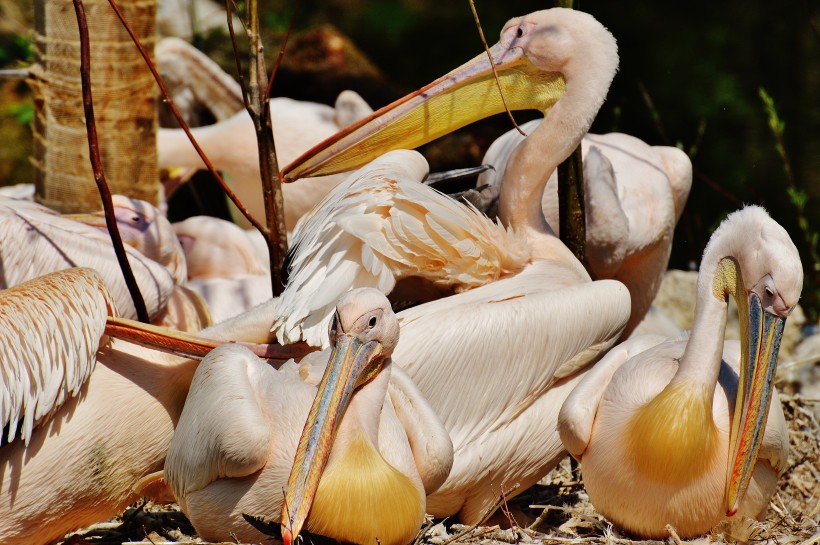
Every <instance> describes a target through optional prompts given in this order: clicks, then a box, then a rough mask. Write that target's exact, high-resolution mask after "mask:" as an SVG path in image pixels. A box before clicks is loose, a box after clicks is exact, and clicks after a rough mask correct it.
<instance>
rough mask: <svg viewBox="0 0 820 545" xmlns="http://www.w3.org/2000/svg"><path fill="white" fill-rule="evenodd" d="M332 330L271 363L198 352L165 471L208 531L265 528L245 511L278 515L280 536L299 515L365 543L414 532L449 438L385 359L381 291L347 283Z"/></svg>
mask: <svg viewBox="0 0 820 545" xmlns="http://www.w3.org/2000/svg"><path fill="white" fill-rule="evenodd" d="M331 335H332V340H333V349H332V351H330V353H329V354H328V353H327V352H323V353H318V352H317V353H314V354H311V355H310V356H308V357H306V358H305V359H303V360H302V361H301V363H298V364H297V363H296V362H294V361H290V362H288V363H286V364H285V365H284V366H282V367H281V368H280V369H279V370H275V369H273V368H272V367H270V366H269V365H267V364H265V363H262V362H261V361H260V360H259V359H258V358H257V357H256V356H254V355H253V353H251V352H250V351H249V350H248V349H247V348H244V347H242V346H238V345H223V346H221V347H218V348H217V349H215V350H213V351H212V352H211V353H210V354H209V355H208V356H206V357H205V359H204V360H203V361H202V363H201V364H200V366H199V368H198V369H197V371H196V373H195V375H194V379H193V382H192V383H191V388H190V391H189V393H188V397H187V400H186V402H185V408H184V409H183V410H182V415H181V416H180V419H179V423H178V425H177V429H176V432H175V433H174V437H173V440H172V441H171V446H170V448H169V451H168V459H167V461H166V464H165V478H166V481H167V482H168V483H169V485H170V487H171V489H172V490H173V492H174V494H175V496H176V497H177V499H178V501H179V504H180V507H181V508H182V510H183V511H184V512H185V513H186V514H187V515H188V517H189V518H190V520H191V522H192V523H193V525H194V527H195V528H196V530H197V533H198V534H199V536H200V537H202V538H203V539H206V540H212V541H227V540H234V539H240V540H242V541H246V542H258V541H261V540H263V539H265V538H266V536H265V535H263V534H261V533H259V531H258V530H256V529H255V528H253V527H252V526H250V525H249V524H248V523H247V522H246V521H245V520H244V519H243V517H242V513H250V514H270V515H274V516H272V517H271V518H274V519H276V520H280V521H281V524H282V531H283V537H284V540H285V543H286V544H287V545H289V544H290V543H292V542H293V541H294V539H295V538H296V537H297V536H298V535H299V533H300V531H301V528H302V527H303V525H305V527H306V528H307V529H308V530H309V531H311V532H314V533H319V534H322V535H326V536H329V537H333V538H335V539H338V540H339V541H344V542H351V543H357V544H360V545H374V544H376V543H382V544H384V545H405V544H407V543H410V542H411V541H412V540H413V538H414V537H415V535H416V533H418V530H419V528H420V526H421V523H422V521H423V517H424V513H425V495H426V494H428V493H430V492H432V491H434V490H435V489H436V488H438V486H439V485H440V484H441V483H442V482H443V481H444V479H445V478H446V477H447V474H448V473H449V470H450V466H451V465H452V456H453V451H452V443H451V442H450V438H449V437H448V435H447V432H446V430H444V428H443V427H442V425H441V423H440V422H439V420H438V418H437V417H436V416H435V413H433V411H432V409H430V407H429V406H428V405H427V403H426V401H425V400H424V398H423V397H422V396H421V394H420V393H419V391H418V389H417V388H415V386H414V385H413V384H412V382H411V381H410V380H409V379H408V378H407V376H406V375H405V374H404V373H403V371H401V370H400V369H398V368H396V367H395V366H394V365H393V364H392V361H391V359H390V354H391V352H392V351H393V348H394V347H395V346H396V343H397V341H398V337H399V325H398V321H397V320H396V317H395V315H394V314H393V311H392V310H391V308H390V303H389V302H388V301H387V298H386V297H385V296H384V295H382V294H381V293H380V292H378V291H377V290H374V289H358V290H353V291H350V292H348V293H347V294H345V296H344V297H342V299H341V300H340V301H339V304H338V307H337V312H336V314H335V315H334V319H333V323H332V325H331ZM320 379H321V380H320ZM303 424H304V429H303ZM300 435H301V437H300ZM280 512H281V514H280ZM308 513H309V514H308Z"/></svg>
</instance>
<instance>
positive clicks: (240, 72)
mask: <svg viewBox="0 0 820 545" xmlns="http://www.w3.org/2000/svg"><path fill="white" fill-rule="evenodd" d="M234 9H236V10H237V11H238V10H239V8H238V7H237V5H236V2H235V1H234V0H225V13H226V14H227V17H228V34H230V36H231V48H232V49H233V58H234V61H236V79H237V80H239V88H240V89H242V102H243V103H244V104H245V108H248V85H247V83H245V70H244V69H243V68H242V59H240V58H239V45H238V44H237V43H236V33H235V32H234V30H233V10H234ZM240 20H241V19H240ZM242 26H243V28H244V29H245V33H247V32H248V28H247V27H246V26H245V21H242ZM265 238H266V239H267V238H268V237H267V236H266V237H265Z"/></svg>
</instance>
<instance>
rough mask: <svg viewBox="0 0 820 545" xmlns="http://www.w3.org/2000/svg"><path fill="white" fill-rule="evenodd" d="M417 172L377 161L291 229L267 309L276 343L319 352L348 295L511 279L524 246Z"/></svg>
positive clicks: (406, 163) (408, 165) (400, 163)
mask: <svg viewBox="0 0 820 545" xmlns="http://www.w3.org/2000/svg"><path fill="white" fill-rule="evenodd" d="M427 170H428V166H427V162H426V161H425V160H424V158H423V157H422V156H421V155H420V154H418V153H417V152H414V151H407V150H399V151H394V152H391V153H386V154H385V155H383V156H382V157H380V158H379V159H376V160H375V161H373V162H371V163H370V164H368V165H367V166H365V167H363V168H362V169H361V170H359V171H358V172H356V173H354V174H353V175H351V176H350V177H349V178H348V179H347V180H346V181H345V182H343V183H342V184H340V185H339V186H338V187H337V188H336V189H335V190H334V191H333V192H332V193H330V194H329V195H328V196H327V197H326V198H325V199H324V200H323V201H322V202H321V203H320V204H319V205H317V207H316V208H315V209H314V210H313V211H312V213H311V214H310V215H308V216H306V217H305V219H304V220H303V221H301V222H299V224H298V225H297V226H296V230H295V231H294V235H293V253H292V255H293V256H294V258H293V261H292V263H291V270H290V275H289V281H288V286H287V289H286V290H285V293H284V294H283V295H282V297H281V298H280V299H279V300H278V301H277V303H276V304H277V314H278V317H277V319H276V320H275V321H274V323H273V328H272V329H273V331H274V332H275V333H276V336H277V338H278V340H279V342H282V343H289V342H296V341H299V340H305V341H307V342H308V344H311V345H313V346H322V347H326V346H327V345H328V342H329V341H328V336H327V327H326V324H327V322H328V320H329V318H330V316H331V315H332V314H333V310H334V308H335V305H336V301H337V300H338V299H339V297H340V296H341V295H342V294H344V293H345V292H346V291H347V290H349V289H350V288H352V287H373V288H378V289H379V291H381V292H382V293H390V292H391V291H392V290H393V288H394V287H395V285H396V283H397V282H398V281H399V280H401V279H402V278H408V277H412V276H419V277H423V278H424V279H426V280H427V281H429V282H431V283H433V284H435V285H436V286H439V287H448V288H453V289H454V290H455V291H463V290H466V289H470V288H474V287H477V286H480V285H483V284H486V283H488V282H492V281H494V280H497V279H498V278H500V277H503V276H506V275H508V274H512V273H515V272H518V271H519V270H521V269H522V268H523V267H524V265H526V263H527V262H528V260H529V257H530V248H529V245H528V244H527V243H526V242H525V241H524V240H523V239H522V238H521V237H517V236H516V235H515V233H513V232H511V231H508V230H507V229H505V228H504V227H502V226H500V225H498V224H496V223H494V222H493V221H491V220H490V219H488V218H487V217H485V216H483V215H481V214H480V213H479V212H478V211H476V210H475V209H474V208H473V209H471V208H468V207H465V206H464V205H463V204H461V203H458V202H456V201H454V200H452V199H450V198H449V197H447V196H445V195H443V194H441V193H439V192H438V191H436V190H434V189H432V188H430V187H427V186H424V185H422V184H420V183H419V182H420V181H421V180H422V179H423V178H424V176H425V175H426V173H427Z"/></svg>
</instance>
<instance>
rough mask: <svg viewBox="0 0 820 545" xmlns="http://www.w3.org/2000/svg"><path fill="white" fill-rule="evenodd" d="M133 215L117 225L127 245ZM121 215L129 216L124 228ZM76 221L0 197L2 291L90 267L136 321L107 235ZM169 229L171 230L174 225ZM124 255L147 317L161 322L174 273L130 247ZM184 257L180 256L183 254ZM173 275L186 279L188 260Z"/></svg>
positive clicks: (126, 314) (139, 234)
mask: <svg viewBox="0 0 820 545" xmlns="http://www.w3.org/2000/svg"><path fill="white" fill-rule="evenodd" d="M146 204H147V203H146ZM131 213H132V211H129V210H127V209H125V208H122V209H119V211H118V224H119V225H120V227H121V228H123V232H124V235H125V236H124V238H125V239H126V240H127V239H128V238H129V237H128V233H129V231H130V229H129V228H128V226H127V224H128V221H127V220H128V216H129V215H130V214H131ZM120 214H125V220H126V221H125V222H123V217H120ZM71 218H72V216H68V217H63V216H60V215H58V214H56V213H54V211H53V210H50V209H48V208H46V207H44V206H40V205H38V204H35V203H33V202H26V201H22V200H17V199H8V198H3V197H0V232H2V234H3V236H2V237H0V261H2V263H3V275H2V278H1V279H0V288H6V287H11V286H15V285H17V284H20V283H21V282H24V281H26V280H30V279H32V278H36V277H38V276H41V275H43V274H47V273H49V272H53V271H58V270H62V269H67V268H71V267H80V266H82V267H90V268H93V269H95V270H97V271H98V272H99V273H100V274H101V275H102V277H103V278H104V280H105V285H106V287H107V288H108V290H109V291H110V292H111V295H112V297H113V298H114V301H115V302H116V307H117V309H118V311H119V312H120V313H121V314H122V315H123V316H124V317H126V318H136V309H135V308H134V303H133V302H132V301H131V295H130V293H129V292H128V288H127V287H126V285H125V281H124V280H123V276H122V271H121V270H120V266H119V263H118V262H117V258H116V255H115V254H114V250H113V248H112V247H111V238H110V237H109V235H108V232H107V231H103V230H101V229H99V228H97V227H94V226H91V225H86V224H84V223H81V222H79V221H75V220H74V219H71ZM142 219H144V217H143V218H142ZM91 220H92V223H93V222H94V221H96V222H99V217H96V218H91ZM142 225H148V224H146V223H142ZM153 225H157V224H156V223H155V224H153ZM168 227H169V229H170V225H169V226H168ZM150 233H151V231H150V230H149V231H141V230H140V229H135V230H134V233H133V234H135V235H137V238H142V239H143V240H145V239H146V238H151V237H150V236H149V237H145V236H144V235H146V234H147V235H150ZM171 236H173V233H172V232H171ZM163 240H167V238H165V239H163ZM176 244H177V247H178V243H176ZM125 250H126V253H127V254H128V260H129V262H130V264H131V269H132V270H133V272H134V276H135V277H136V279H137V284H138V285H139V288H140V291H141V292H142V296H143V298H144V299H145V305H146V307H147V309H148V314H149V315H150V316H152V317H153V316H156V315H157V314H158V313H159V312H160V311H161V310H162V308H163V307H164V306H165V303H166V301H167V300H168V297H169V296H170V294H171V292H172V291H173V290H174V286H175V280H174V276H172V273H171V270H169V269H168V268H166V267H165V266H163V265H160V264H159V263H157V262H155V261H154V260H152V259H149V258H147V257H145V256H144V255H143V254H142V253H141V252H140V251H138V250H137V249H135V248H133V247H130V246H128V245H126V247H125ZM179 251H180V253H181V248H179ZM174 270H175V271H176V272H175V274H176V275H177V276H178V277H179V276H181V277H182V278H183V279H184V278H185V262H184V259H182V261H181V262H179V263H178V264H177V267H176V268H175V269H174Z"/></svg>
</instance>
